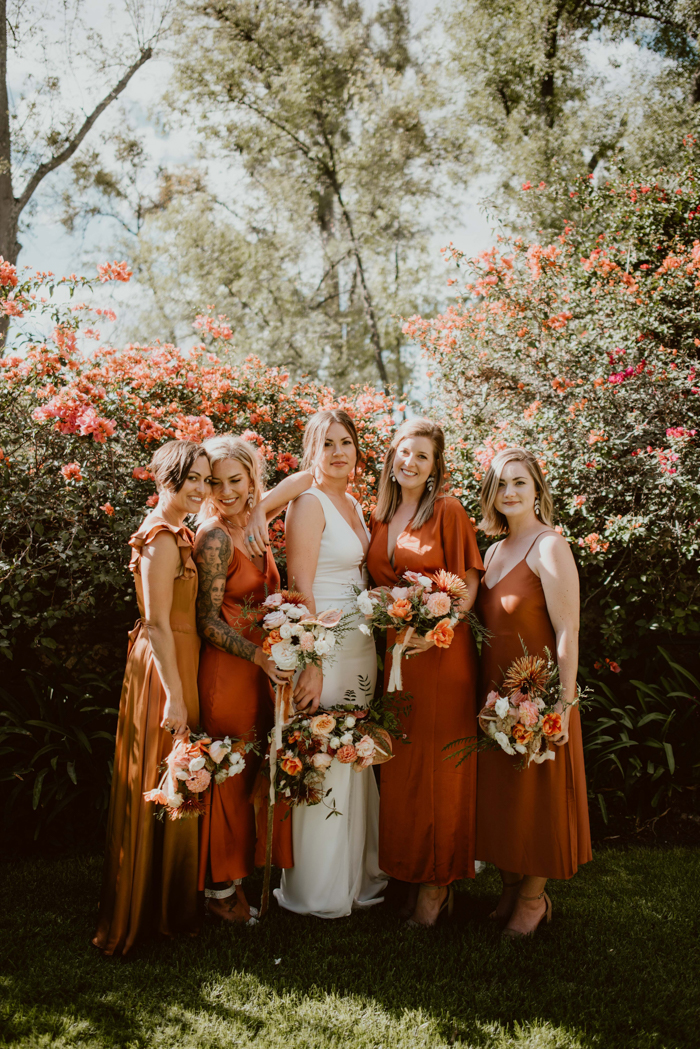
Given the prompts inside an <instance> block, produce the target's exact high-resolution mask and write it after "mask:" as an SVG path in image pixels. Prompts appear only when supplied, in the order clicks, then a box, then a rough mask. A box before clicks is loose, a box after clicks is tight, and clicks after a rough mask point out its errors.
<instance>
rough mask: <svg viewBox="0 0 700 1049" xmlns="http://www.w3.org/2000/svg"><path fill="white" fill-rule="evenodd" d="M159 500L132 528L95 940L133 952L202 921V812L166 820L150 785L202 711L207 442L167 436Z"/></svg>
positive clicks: (158, 464)
mask: <svg viewBox="0 0 700 1049" xmlns="http://www.w3.org/2000/svg"><path fill="white" fill-rule="evenodd" d="M150 468H151V471H152V473H153V475H154V478H155V481H156V485H157V487H158V504H157V506H156V507H155V508H154V510H153V511H152V512H151V513H150V514H149V515H148V516H147V517H146V519H145V520H144V522H143V524H142V525H141V527H140V528H139V529H138V531H137V532H135V533H134V535H132V537H131V539H130V540H129V543H130V545H131V547H132V555H131V563H130V565H129V568H130V570H131V572H133V575H134V583H135V586H136V598H137V601H138V606H139V613H140V619H139V620H138V622H137V624H136V627H135V628H134V630H133V631H132V632H131V634H130V635H129V654H128V657H127V664H126V673H125V675H124V684H123V687H122V694H121V701H120V706H119V722H118V725H117V743H116V751H115V756H114V773H113V778H112V791H111V798H110V806H109V816H108V823H107V854H106V858H105V867H104V877H103V883H102V895H101V899H100V912H99V920H98V924H97V932H96V933H95V936H94V938H93V941H92V942H93V944H94V945H95V946H96V947H99V948H100V950H101V951H102V952H103V953H104V954H122V955H125V954H127V953H128V952H129V951H130V950H131V949H132V948H133V946H134V944H135V943H136V942H137V941H138V940H141V939H142V938H143V937H145V936H146V935H147V934H149V933H153V932H157V933H161V934H162V935H165V936H172V935H174V934H175V933H186V934H189V935H194V934H195V933H196V931H197V925H198V914H197V831H198V828H197V822H198V821H197V820H191V819H189V820H178V821H174V822H172V821H169V820H167V821H164V822H160V821H159V820H157V819H156V818H155V815H154V810H155V806H154V805H153V803H152V802H146V801H144V798H143V795H144V792H145V791H148V790H152V789H153V788H154V787H155V786H156V785H157V782H158V779H159V773H158V768H159V765H160V764H161V762H162V761H163V760H164V758H165V757H166V756H167V755H168V754H169V753H170V750H171V748H172V745H173V739H180V738H182V737H183V736H184V735H185V733H186V732H187V729H188V726H189V727H191V728H194V727H195V726H196V725H197V723H198V721H199V703H198V698H197V666H198V661H199V637H198V635H197V627H196V623H195V597H196V594H197V570H196V568H195V564H194V561H193V560H192V549H193V542H194V536H193V534H192V532H191V531H190V530H189V529H188V528H186V527H185V525H184V521H185V518H186V517H187V516H188V514H196V513H197V512H198V511H199V509H200V507H201V505H202V502H203V500H204V498H205V496H206V494H207V492H208V486H207V478H208V476H209V472H210V468H209V460H208V459H207V457H206V455H205V454H204V452H203V450H202V446H201V445H198V444H193V443H192V442H190V441H168V442H167V443H166V444H164V445H163V446H162V447H161V448H159V449H158V451H157V452H156V453H155V455H154V456H153V460H152V462H151V467H150Z"/></svg>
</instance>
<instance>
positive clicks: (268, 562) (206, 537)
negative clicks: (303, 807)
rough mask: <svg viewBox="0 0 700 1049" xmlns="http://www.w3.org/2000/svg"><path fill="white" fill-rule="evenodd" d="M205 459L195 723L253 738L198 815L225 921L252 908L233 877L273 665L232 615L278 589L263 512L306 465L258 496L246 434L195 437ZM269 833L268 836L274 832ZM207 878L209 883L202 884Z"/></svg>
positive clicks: (244, 865)
mask: <svg viewBox="0 0 700 1049" xmlns="http://www.w3.org/2000/svg"><path fill="white" fill-rule="evenodd" d="M204 447H205V449H206V451H207V454H208V456H209V460H210V462H211V477H210V483H211V496H210V498H209V499H208V500H207V502H206V505H205V506H204V507H203V508H202V512H201V514H200V517H201V518H203V523H202V525H201V526H200V528H199V530H198V532H197V540H196V544H195V560H196V562H197V567H198V571H199V594H198V597H197V625H198V628H199V632H200V634H201V635H202V637H203V639H204V647H203V649H202V656H201V660H200V667H199V694H200V703H201V710H202V724H203V726H204V729H205V730H206V732H207V733H209V734H210V735H211V736H215V737H219V738H221V737H223V736H233V737H237V738H245V739H247V740H251V741H253V740H257V742H258V743H259V744H260V745H261V751H260V754H259V755H258V756H256V755H255V754H254V753H252V752H250V753H249V754H248V755H247V758H246V768H245V771H244V772H242V773H241V774H240V775H238V776H234V777H233V778H231V779H229V780H226V782H225V783H223V784H221V785H220V786H214V787H213V789H212V792H211V796H210V803H209V808H208V810H207V812H206V814H205V815H204V816H203V817H202V820H201V839H200V859H199V888H200V889H204V891H205V897H206V903H207V909H208V910H209V911H210V912H211V913H213V914H215V915H216V916H217V917H219V918H222V919H223V920H225V921H229V922H248V921H250V918H251V910H250V907H249V905H248V903H247V901H246V898H245V894H244V892H243V889H242V887H241V881H242V879H243V878H245V877H246V876H247V875H249V874H251V873H252V871H253V867H254V863H255V845H256V826H255V807H254V803H253V800H252V797H251V795H252V793H253V788H254V784H255V780H256V776H257V774H258V770H259V768H260V764H261V761H262V753H263V751H264V749H265V741H266V739H267V734H268V732H269V730H270V728H271V727H272V722H273V712H274V707H273V700H272V691H271V688H270V682H272V684H273V685H276V684H281V683H282V682H283V681H285V680H287V679H288V678H290V677H291V672H290V673H287V672H285V671H280V670H277V668H276V666H275V664H274V662H273V660H272V659H271V658H270V656H268V655H266V654H265V653H264V652H263V650H262V648H261V647H260V646H261V643H262V640H263V635H262V632H261V630H260V629H259V627H258V625H257V623H256V622H255V621H253V620H251V619H250V618H248V619H246V618H245V617H244V616H242V615H241V612H242V608H243V605H244V604H245V603H246V602H247V603H248V604H251V603H252V604H259V603H261V602H262V601H264V600H265V598H266V596H267V595H268V594H269V593H272V592H273V591H275V590H276V589H278V587H279V584H280V577H279V573H278V571H277V567H276V565H275V562H274V559H273V557H272V553H271V551H270V549H269V540H268V539H267V519H268V518H270V519H271V518H272V517H273V516H274V515H275V513H276V512H278V511H279V510H280V509H282V507H283V506H284V505H285V504H286V503H287V502H289V500H290V499H293V498H295V497H296V496H297V495H300V494H301V492H303V491H305V490H306V489H307V488H308V487H309V485H310V484H311V474H310V473H308V472H302V473H298V474H295V475H294V476H293V477H288V478H285V480H284V481H282V482H281V484H279V485H278V486H277V487H276V488H275V489H273V490H272V491H271V492H268V493H267V495H265V497H264V498H263V499H262V501H260V500H261V495H262V492H261V488H262V479H261V463H260V457H259V455H258V452H257V449H256V448H255V447H254V446H253V445H251V444H250V443H249V442H248V441H244V440H242V439H241V438H239V437H233V436H231V435H229V434H224V435H222V436H221V437H213V438H212V439H211V440H209V441H207V442H206V443H205V445H204ZM290 823H291V820H287V821H286V822H285V823H284V824H282V826H281V834H280V841H276V842H275V851H276V857H275V862H276V863H277V864H278V865H279V866H282V867H289V866H291V864H292V858H291V840H290V839H291V831H290V829H289V828H290ZM275 837H276V838H277V835H276V836H275ZM207 882H209V883H210V884H209V885H208V886H207Z"/></svg>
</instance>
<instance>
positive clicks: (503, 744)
mask: <svg viewBox="0 0 700 1049" xmlns="http://www.w3.org/2000/svg"><path fill="white" fill-rule="evenodd" d="M493 738H494V739H495V740H496V743H498V745H499V747H500V748H501V749H502V750H505V752H506V754H515V751H514V750H513V748H512V747H511V745H510V743H509V742H508V737H507V736H506V734H505V732H496V733H495V735H494V737H493Z"/></svg>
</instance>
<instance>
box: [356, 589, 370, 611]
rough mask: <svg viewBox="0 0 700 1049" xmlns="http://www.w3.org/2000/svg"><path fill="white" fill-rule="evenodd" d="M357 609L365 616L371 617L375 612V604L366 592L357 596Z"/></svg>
mask: <svg viewBox="0 0 700 1049" xmlns="http://www.w3.org/2000/svg"><path fill="white" fill-rule="evenodd" d="M357 607H358V608H359V610H360V612H362V614H363V615H365V616H371V615H372V612H373V611H374V603H373V601H372V598H371V597H370V596H369V594H368V593H367V591H366V590H363V591H362V593H361V594H358V595H357Z"/></svg>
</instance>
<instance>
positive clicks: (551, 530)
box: [522, 528, 554, 561]
mask: <svg viewBox="0 0 700 1049" xmlns="http://www.w3.org/2000/svg"><path fill="white" fill-rule="evenodd" d="M553 531H554V529H553V528H543V529H542V531H541V532H538V533H537V535H536V536H535V538H534V539H533V540H532V542H531V543H530V545H529V546H528V548H527V550H526V551H525V553H524V554H523V557H522V560H523V561H525V560H526V559H527V556H528V554H529V553H530V551H531V550H532V548H533V546H534V545H535V543H536V542H537V540H538V539H539V537H540V536H541V535H544V534H545V532H553Z"/></svg>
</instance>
